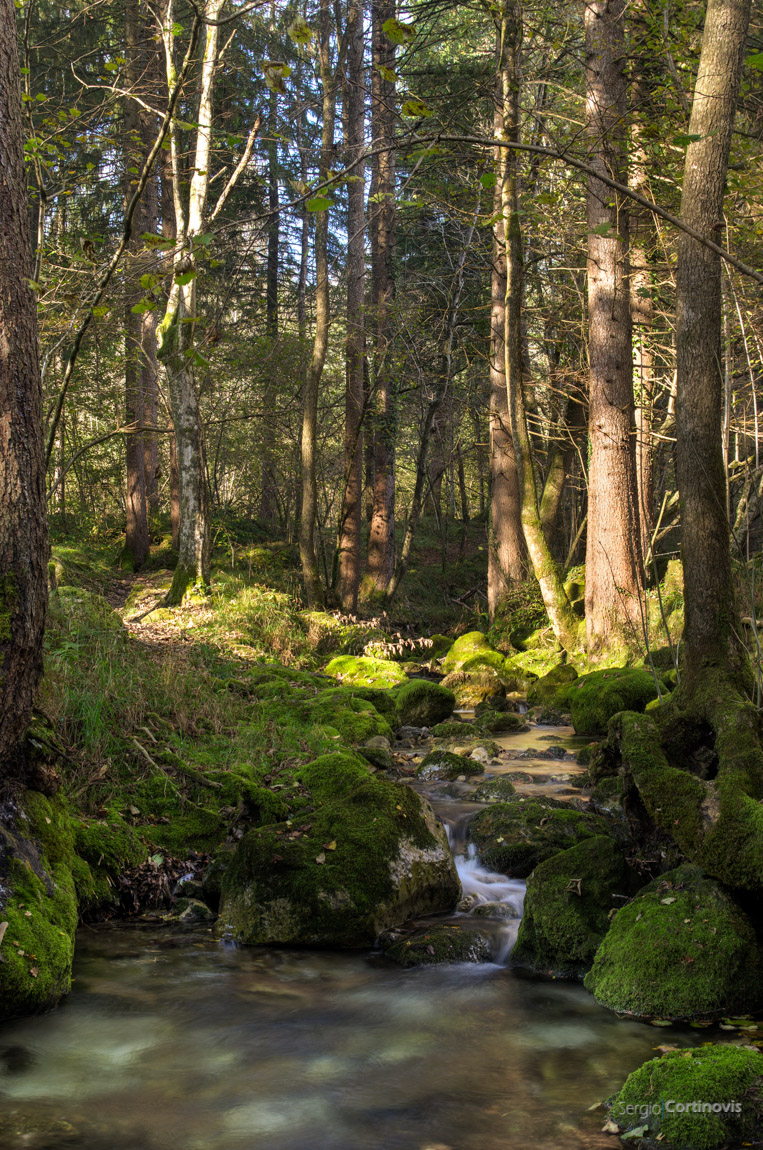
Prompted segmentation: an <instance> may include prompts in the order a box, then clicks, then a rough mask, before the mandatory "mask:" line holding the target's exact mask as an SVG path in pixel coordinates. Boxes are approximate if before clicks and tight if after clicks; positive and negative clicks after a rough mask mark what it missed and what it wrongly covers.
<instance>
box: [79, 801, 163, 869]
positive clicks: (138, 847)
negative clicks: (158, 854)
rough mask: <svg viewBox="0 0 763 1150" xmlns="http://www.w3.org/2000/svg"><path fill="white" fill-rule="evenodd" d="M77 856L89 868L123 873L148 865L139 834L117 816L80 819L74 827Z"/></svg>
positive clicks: (144, 848)
mask: <svg viewBox="0 0 763 1150" xmlns="http://www.w3.org/2000/svg"><path fill="white" fill-rule="evenodd" d="M74 846H75V850H76V852H77V854H78V855H79V856H80V857H81V858H83V859H84V860H85V862H86V863H88V864H89V865H90V866H95V867H102V868H103V869H104V870H106V871H109V872H110V873H111V874H114V875H116V874H120V873H121V872H122V871H125V870H129V869H130V868H131V867H134V866H138V865H139V864H140V863H142V862H145V859H146V846H145V843H144V842H143V841H142V840H141V838H140V836H139V835H138V834H137V833H136V831H135V830H134V829H133V828H132V827H131V826H129V825H128V824H127V823H126V822H125V821H124V819H123V818H121V817H120V816H119V815H118V814H115V813H111V814H109V816H108V818H107V819H93V820H87V821H85V820H81V821H79V822H76V823H75V824H74Z"/></svg>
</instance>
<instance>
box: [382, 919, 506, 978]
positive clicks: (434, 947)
mask: <svg viewBox="0 0 763 1150" xmlns="http://www.w3.org/2000/svg"><path fill="white" fill-rule="evenodd" d="M384 953H385V955H386V957H387V958H391V959H392V961H393V962H396V963H398V964H399V965H400V966H402V967H403V968H404V969H406V970H407V969H408V968H409V967H412V966H433V965H435V964H437V963H453V962H490V961H491V960H492V953H491V947H490V939H489V937H488V936H487V935H486V934H483V933H482V932H481V931H479V930H469V929H468V928H466V927H462V926H457V925H455V924H454V923H441V924H439V925H437V926H432V927H428V928H427V929H425V930H417V931H415V932H414V933H413V934H410V935H408V936H407V938H402V939H399V940H398V941H397V942H394V943H393V944H392V945H391V946H389V947H387V948H386V949H385V951H384Z"/></svg>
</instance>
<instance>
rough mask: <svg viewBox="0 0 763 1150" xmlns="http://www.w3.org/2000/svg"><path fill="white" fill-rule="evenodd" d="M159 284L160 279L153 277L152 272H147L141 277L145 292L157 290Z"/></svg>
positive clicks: (141, 284)
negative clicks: (152, 289)
mask: <svg viewBox="0 0 763 1150" xmlns="http://www.w3.org/2000/svg"><path fill="white" fill-rule="evenodd" d="M158 283H159V280H158V278H157V277H156V276H154V275H151V272H146V273H145V274H144V275H142V276H141V277H140V286H141V287H142V288H143V289H144V291H151V288H155V287H156V285H157V284H158Z"/></svg>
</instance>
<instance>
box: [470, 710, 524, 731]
mask: <svg viewBox="0 0 763 1150" xmlns="http://www.w3.org/2000/svg"><path fill="white" fill-rule="evenodd" d="M474 721H475V723H476V724H477V726H478V727H479V728H480V730H481V731H489V732H490V734H491V735H508V734H512V733H513V732H514V731H526V730H527V723H526V722H525V719H524V715H517V714H515V713H514V711H483V712H482V714H481V715H478V716H477V717H476V718H475V720H474Z"/></svg>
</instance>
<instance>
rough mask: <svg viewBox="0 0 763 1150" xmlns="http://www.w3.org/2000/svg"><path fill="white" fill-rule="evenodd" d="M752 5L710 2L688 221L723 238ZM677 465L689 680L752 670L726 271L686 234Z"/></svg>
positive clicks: (686, 189) (685, 206)
mask: <svg viewBox="0 0 763 1150" xmlns="http://www.w3.org/2000/svg"><path fill="white" fill-rule="evenodd" d="M749 19H750V0H709V3H708V7H707V15H706V19H705V30H704V34H703V38H702V55H701V58H700V64H699V73H698V75H697V83H696V87H695V92H694V102H693V104H692V112H691V120H690V123H689V135H690V136H691V137H693V142H692V143H690V144H689V146H688V148H687V151H686V164H685V168H684V181H683V190H682V195H681V219H682V220H683V222H684V223H686V224H689V225H690V226H691V227H692V228H694V229H696V230H697V231H698V232H700V233H701V234H702V235H705V236H708V237H710V238H711V239H717V238H718V234H719V232H720V231H721V229H722V227H723V195H724V191H725V185H726V170H727V167H728V158H729V149H730V146H731V133H732V129H733V125H734V111H735V107H736V99H737V94H738V91H739V83H740V75H741V65H742V58H743V53H744V45H745V40H746V35H747V28H748V25H749ZM676 356H677V391H676V435H677V447H676V464H677V478H678V489H679V493H680V498H681V530H682V539H681V556H682V560H683V569H684V602H685V611H686V615H685V627H684V642H685V655H686V666H687V672H688V675H689V678H691V677H692V676H696V675H697V674H698V673H699V671H700V670H701V668H702V667H703V666H707V665H718V666H720V667H724V668H726V669H731V670H737V669H739V668H740V667H741V666H743V665H744V662H745V660H744V656H743V652H742V650H741V648H740V643H739V640H738V634H739V628H738V620H737V614H736V609H735V604H734V588H733V582H732V576H731V555H730V547H729V524H728V521H727V518H726V512H725V475H724V469H723V458H722V452H721V409H722V401H723V369H722V354H721V267H720V259H719V257H718V256H717V255H716V254H715V253H714V252H711V251H710V250H709V249H708V248H706V247H704V246H703V245H702V244H700V243H697V241H696V240H694V239H692V238H691V237H690V236H688V235H686V233H685V232H681V233H680V235H679V240H678V271H677V278H676Z"/></svg>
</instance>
